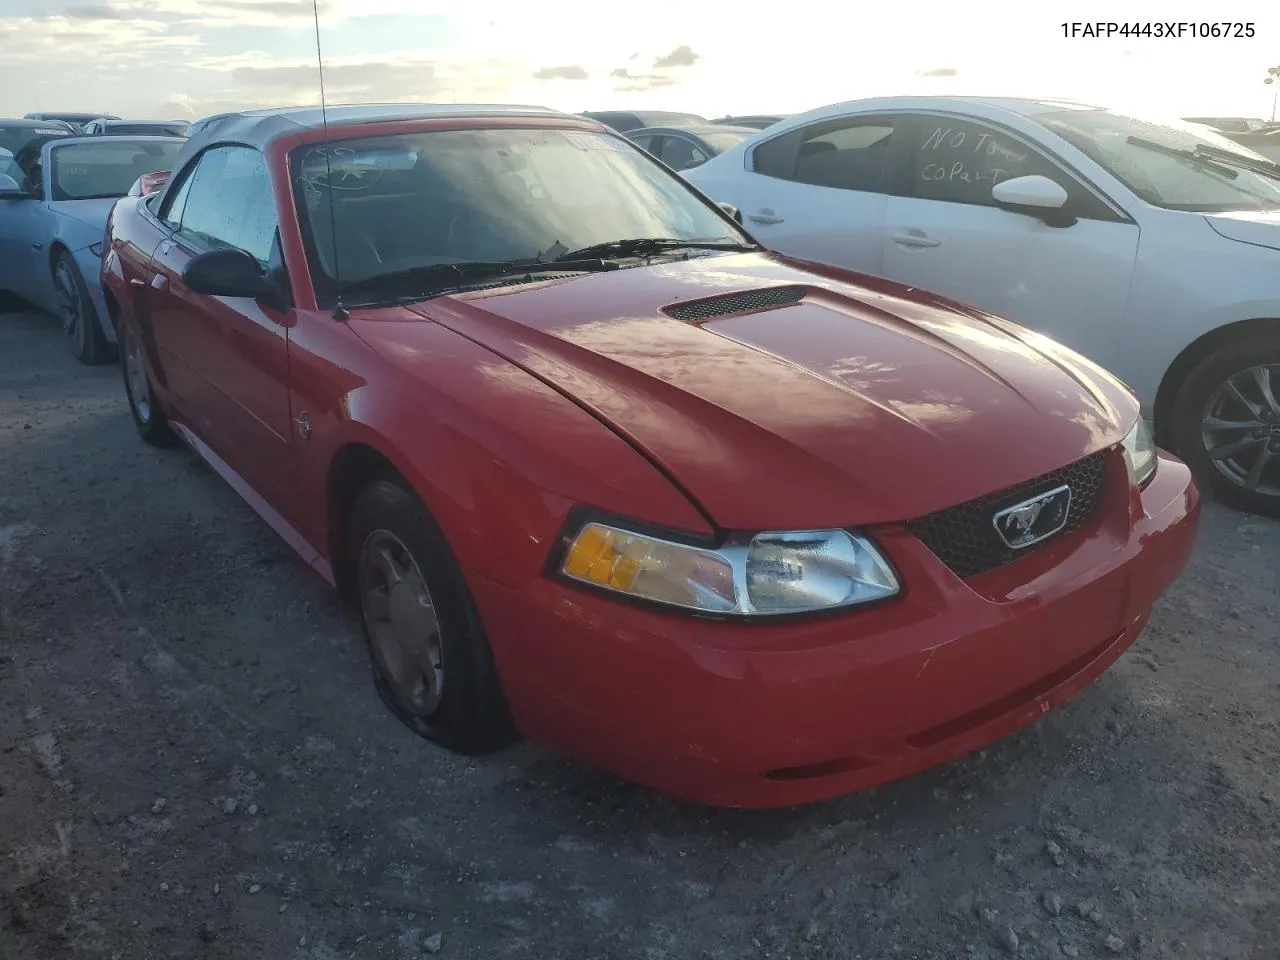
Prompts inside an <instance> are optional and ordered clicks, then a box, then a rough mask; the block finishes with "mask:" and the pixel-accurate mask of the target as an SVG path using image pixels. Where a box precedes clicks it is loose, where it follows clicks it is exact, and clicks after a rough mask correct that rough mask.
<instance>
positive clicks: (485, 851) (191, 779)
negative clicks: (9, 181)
mask: <svg viewBox="0 0 1280 960" xmlns="http://www.w3.org/2000/svg"><path fill="white" fill-rule="evenodd" d="M1278 534H1280V525H1277V524H1275V523H1273V522H1271V521H1264V520H1259V519H1257V518H1252V517H1247V516H1244V515H1241V514H1236V513H1232V512H1230V511H1227V510H1224V509H1221V508H1217V507H1216V506H1213V505H1210V506H1209V507H1208V508H1207V511H1206V515H1205V518H1204V523H1203V527H1202V533H1201V540H1200V543H1199V546H1198V549H1197V551H1196V554H1195V558H1194V560H1193V562H1192V565H1191V567H1190V569H1189V570H1188V572H1187V573H1186V574H1185V575H1184V577H1183V579H1182V580H1181V581H1180V582H1179V583H1178V584H1177V585H1176V586H1175V587H1174V588H1173V590H1172V591H1171V593H1170V594H1169V596H1168V597H1167V598H1166V599H1165V600H1164V601H1163V602H1162V603H1161V604H1160V606H1159V608H1158V609H1157V611H1156V614H1155V617H1154V620H1153V623H1152V626H1151V628H1150V629H1149V630H1148V631H1147V633H1146V635H1145V636H1144V637H1143V638H1142V639H1140V640H1139V642H1138V643H1137V644H1136V645H1135V647H1134V648H1133V650H1132V651H1131V652H1130V653H1128V654H1127V655H1126V656H1125V657H1124V658H1123V659H1122V660H1121V661H1120V662H1119V663H1118V664H1117V665H1116V666H1115V667H1114V668H1113V669H1112V670H1111V671H1110V672H1109V673H1108V674H1107V675H1106V676H1105V677H1104V678H1103V679H1102V680H1101V681H1100V682H1099V683H1098V684H1097V685H1096V686H1095V687H1094V688H1092V689H1091V690H1090V691H1088V692H1087V693H1085V694H1084V695H1083V696H1081V697H1080V698H1079V699H1078V700H1077V701H1075V702H1074V703H1073V704H1071V705H1070V706H1068V707H1067V708H1066V709H1064V710H1061V711H1059V712H1056V713H1053V714H1051V715H1049V716H1047V717H1045V718H1044V719H1043V720H1041V721H1040V722H1039V723H1038V724H1036V725H1035V726H1034V727H1033V728H1031V729H1029V730H1027V731H1024V732H1023V733H1021V734H1019V735H1017V736H1014V737H1012V738H1010V739H1008V740H1006V741H1003V742H1001V743H999V744H998V745H996V746H995V747H993V748H992V749H990V750H988V751H986V752H985V753H983V754H979V755H974V756H971V757H969V758H966V759H964V760H962V761H959V762H956V763H953V764H950V765H948V766H945V767H943V768H940V769H937V770H934V771H931V772H928V773H925V774H924V775H921V776H918V777H915V778H913V779H910V780H907V781H904V782H900V783H897V784H893V785H890V786H888V787H885V788H882V789H879V790H875V791H871V792H868V793H865V794H861V795H858V796H854V797H850V798H846V799H843V800H839V801H835V802H830V803H826V804H822V805H819V806H815V807H811V808H806V809H800V810H789V811H774V812H764V813H760V812H756V813H744V812H735V811H730V812H717V811H710V810H706V809H701V808H695V807H689V806H684V805H681V804H677V803H674V802H671V801H669V800H667V799H665V798H663V797H660V796H657V795H655V794H653V793H651V792H649V791H647V790H644V789H642V788H639V787H635V786H631V785H627V784H624V783H621V782H619V781H617V780H615V779H613V778H611V777H609V776H607V775H604V774H601V773H597V772H594V771H591V770H588V769H584V768H581V767H579V766H577V765H575V764H573V763H570V762H568V761H565V760H562V759H560V758H558V757H556V756H554V755H552V754H550V753H549V752H548V751H546V750H544V749H542V748H540V747H537V746H534V745H529V744H521V745H519V746H517V747H514V748H512V749H510V750H507V751H504V752H502V753H499V754H497V755H493V756H490V757H486V758H483V759H481V760H466V759H462V758H458V757H454V756H450V755H448V754H445V753H443V752H441V751H440V750H438V749H435V748H433V747H432V746H430V745H429V744H427V743H426V742H425V741H422V740H419V739H417V738H415V737H414V736H413V735H412V734H410V733H409V732H408V731H407V730H405V729H404V728H402V727H401V726H400V725H399V724H398V723H397V722H395V721H394V720H393V719H392V718H391V717H390V716H389V715H388V713H387V711H386V710H385V709H384V708H383V707H382V705H381V703H380V702H379V700H378V699H377V696H376V694H375V692H374V689H373V686H372V684H371V682H370V678H369V671H368V666H367V661H366V658H365V655H364V653H363V650H362V648H361V646H360V641H359V636H358V633H357V629H356V627H355V625H354V624H353V623H352V622H351V620H350V619H348V617H347V616H346V615H344V614H343V613H342V612H341V611H340V610H339V609H338V607H337V606H336V604H335V602H334V601H333V599H332V598H331V597H330V596H329V594H328V592H327V590H326V588H325V587H324V585H323V584H322V583H321V582H320V581H319V580H318V579H316V578H315V577H314V576H313V575H312V574H311V573H310V572H309V571H308V570H306V569H305V568H304V566H303V565H302V564H301V562H299V561H297V560H295V559H294V557H293V556H292V554H290V553H289V551H288V549H287V548H286V547H285V546H284V545H283V544H282V543H280V542H279V541H278V540H277V539H276V538H275V537H274V536H273V534H272V533H271V532H270V531H269V530H268V529H267V528H266V527H265V526H264V525H263V524H262V523H260V522H259V521H258V520H257V519H256V518H255V517H254V516H253V515H252V514H251V513H250V511H249V510H248V508H247V507H245V506H244V505H243V504H242V503H241V502H240V501H239V500H238V499H237V497H236V496H235V494H234V493H232V491H231V490H230V489H229V488H228V487H226V486H225V485H224V484H223V483H222V482H221V481H220V480H219V479H218V478H217V477H216V476H215V475H213V474H212V472H210V471H209V470H207V469H205V468H203V467H202V466H201V465H200V464H199V463H198V462H197V460H196V459H195V458H194V456H193V455H191V454H189V453H187V452H185V451H167V452H160V451H156V450H153V449H151V448H149V447H146V446H144V445H143V444H142V443H141V441H139V440H138V439H137V437H136V436H135V434H134V431H133V425H132V423H131V422H130V419H129V415H128V412H127V409H126V407H125V401H124V396H123V391H122V389H121V386H120V374H119V371H118V370H117V369H116V368H115V367H108V368H97V369H90V368H85V367H81V366H79V365H78V364H76V363H75V362H74V361H73V360H72V359H71V358H70V357H69V355H68V353H67V351H66V350H65V349H64V347H63V344H62V342H61V339H60V335H59V333H58V332H57V330H56V329H55V325H54V323H53V321H51V320H49V319H48V318H45V317H42V316H39V315H36V314H29V313H28V314H11V315H6V316H3V317H0V958H4V960H10V958H13V960H18V958H21V960H26V958H109V957H116V958H126V960H146V958H165V960H173V958H188V957H192V958H194V957H200V958H229V957H236V958H239V957H245V958H254V960H258V958H271V960H277V958H280V960H283V958H309V960H335V958H339V957H360V958H363V957H370V958H388V960H415V958H420V957H425V956H430V955H433V954H438V955H439V956H442V957H453V958H486V960H488V958H504V957H511V958H536V960H553V958H564V960H588V958H633V957H634V958H643V960H660V958H695V957H696V958H701V957H708V958H725V960H740V958H747V957H757V956H759V957H777V958H786V957H790V958H797V960H798V958H863V960H881V958H894V957H902V958H966V960H967V958H984V957H1000V956H1010V955H1016V956H1018V957H1026V958H1058V957H1084V958H1088V957H1111V956H1129V957H1134V956H1137V957H1170V958H1196V960H1243V958H1254V957H1257V958H1276V957H1280V919H1278V917H1280V913H1278V912H1277V907H1278V906H1280V723H1278V718H1280V535H1278Z"/></svg>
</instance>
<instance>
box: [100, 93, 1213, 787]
mask: <svg viewBox="0 0 1280 960" xmlns="http://www.w3.org/2000/svg"><path fill="white" fill-rule="evenodd" d="M327 121H328V122H327V125H326V124H325V123H324V122H323V118H322V116H321V113H320V111H318V110H288V111H265V112H252V113H245V114H238V115H230V116H227V117H223V118H220V119H218V120H217V121H215V122H214V123H212V124H210V125H208V126H207V127H206V128H205V129H204V130H202V131H201V132H200V133H199V134H198V135H196V136H195V137H193V138H192V139H191V141H190V142H189V144H188V145H187V146H186V147H184V149H183V151H182V153H181V154H180V155H179V157H178V159H177V161H176V163H175V167H174V170H173V171H172V175H171V176H170V177H169V179H168V180H167V181H166V182H165V183H164V185H163V187H162V188H161V189H160V190H159V191H158V192H151V193H150V194H149V195H144V196H133V197H129V198H126V199H124V200H122V201H121V202H120V203H119V204H118V205H117V206H116V208H115V210H114V212H113V215H112V219H111V223H110V225H109V226H108V228H107V251H106V254H105V256H104V260H103V286H104V289H105V291H106V296H107V301H108V304H109V310H110V313H111V316H112V319H113V321H114V322H115V324H116V326H117V329H118V332H119V337H120V341H121V343H122V345H123V354H124V358H125V362H124V371H125V386H126V389H127V393H128V398H129V402H130V404H131V407H132V410H133V416H134V419H135V421H136V423H137V427H138V431H139V432H140V433H141V435H142V437H143V439H144V440H146V441H147V442H149V443H154V444H167V443H171V442H173V441H175V440H177V439H181V440H183V441H185V442H186V443H187V444H188V445H189V446H191V447H192V448H193V449H194V450H195V451H196V452H197V453H198V454H199V455H200V456H202V457H203V458H204V459H205V460H207V461H208V462H209V463H210V464H211V465H212V467H213V468H214V469H215V470H216V471H217V472H218V473H219V474H221V475H222V477H224V478H225V479H226V480H227V482H228V483H230V484H231V485H232V486H233V487H234V488H235V489H236V490H237V491H238V492H239V493H240V494H241V495H242V496H243V497H244V499H245V500H246V501H248V503H249V504H250V506H252V507H253V508H254V509H255V510H256V511H257V512H258V513H259V514H261V515H262V517H263V518H264V519H265V520H266V521H267V522H268V523H269V524H270V525H271V526H272V527H273V528H274V529H275V530H276V531H277V532H278V533H279V534H280V535H281V536H282V537H283V538H284V539H285V540H287V541H288V542H289V543H290V544H291V545H292V546H293V547H294V548H295V549H296V550H297V551H298V553H300V554H301V555H302V556H303V558H304V559H305V560H306V561H307V562H308V563H309V564H310V565H311V566H312V567H313V568H314V569H315V570H316V571H317V572H318V573H319V574H320V575H321V576H323V577H325V578H326V579H327V580H329V581H331V582H332V583H333V584H335V586H337V587H338V588H339V589H341V590H342V591H344V592H345V593H347V594H349V596H350V597H351V598H352V599H353V601H354V602H355V603H358V604H359V606H360V609H361V611H362V613H363V622H364V630H365V635H366V639H367V642H368V648H369V652H370V656H371V659H372V662H373V666H374V675H375V678H376V683H377V687H378V689H379V691H380V692H381V695H382V697H383V699H384V700H385V701H386V703H387V705H388V706H389V707H390V708H391V709H392V710H393V711H394V712H395V713H396V715H397V716H399V717H400V719H401V720H402V721H403V722H404V723H406V724H407V725H408V726H410V727H411V728H412V729H413V730H415V731H416V732H417V733H419V734H421V735H422V736H424V737H428V738H430V739H431V740H434V741H437V742H439V743H441V744H443V745H445V746H447V747H449V748H451V749H454V750H459V751H465V752H480V751H483V750H487V749H491V748H494V747H496V746H499V745H501V744H502V743H504V742H506V741H508V740H509V739H510V738H511V737H513V736H514V735H516V734H517V733H523V734H525V735H527V736H530V737H534V738H537V739H539V740H542V741H545V742H547V743H550V744H552V745H554V746H556V747H558V748H559V749H561V750H563V751H565V752H566V753H568V754H570V755H572V756H574V757H577V758H580V759H582V760H584V761H587V762H590V763H594V764H598V765H601V766H603V767H606V768H608V769H610V770H613V771H615V772H617V773H618V774H621V775H623V776H625V777H628V778H632V779H634V780H637V781H640V782H642V783H646V784H650V785H652V786H654V787H656V788H658V789H661V790H664V791H667V792H669V793H672V794H675V795H677V796H681V797H685V798H689V799H692V800H696V801H700V802H704V803H710V804H717V805H730V806H750V807H763V806H778V805H786V804H793V803H801V802H808V801H812V800H817V799H820V798H823V797H828V796H832V795H836V794H840V793H846V792H850V791H854V790H859V789H862V788H865V787H868V786H871V785H873V784H877V783H882V782H884V781H886V780H890V779H893V778H896V777H901V776H904V775H906V774H909V773H912V772H914V771H917V770H920V769H922V768H924V767H926V766H929V765H931V764H935V763H938V762H940V761H942V760H945V759H948V758H951V757H955V756H958V755H960V754H962V753H965V752H967V751H970V750H973V749H975V748H977V747H980V746H982V745H983V744H986V743H988V742H990V741H991V740H993V739H994V738H996V737H999V736H1001V735H1004V734H1006V733H1008V732H1010V731H1012V730H1014V729H1015V728H1017V727H1020V726H1022V725H1024V724H1026V723H1029V722H1031V721H1032V720H1034V719H1035V718H1036V717H1038V716H1040V715H1041V714H1043V713H1044V712H1046V711H1048V710H1050V709H1052V708H1054V707H1055V706H1057V705H1059V704H1061V703H1063V702H1064V701H1066V700H1067V699H1069V698H1070V697H1071V696H1072V695H1074V694H1076V693H1077V692H1079V691H1080V690H1081V689H1082V688H1084V687H1085V686H1087V685H1088V684H1089V683H1090V682H1091V681H1093V680H1094V679H1095V678H1097V677H1098V676H1099V675H1100V674H1101V673H1102V672H1103V671H1104V670H1106V668H1107V667H1108V666H1109V665H1110V664H1111V663H1112V662H1113V661H1115V659H1116V658H1117V657H1118V656H1119V655H1120V654H1121V653H1122V652H1123V651H1124V650H1125V649H1126V648H1127V647H1128V646H1129V644H1130V643H1132V641H1133V640H1134V639H1135V637H1137V636H1138V634H1139V633H1140V632H1141V631H1142V629H1143V627H1144V625H1145V624H1146V622H1147V618H1148V616H1149V614H1150V611H1151V607H1152V604H1153V603H1154V602H1155V600H1156V598H1157V597H1158V596H1159V595H1160V593H1161V592H1162V591H1163V590H1164V589H1165V588H1166V587H1167V586H1168V585H1169V584H1170V583H1171V582H1172V581H1173V579H1174V578H1175V577H1176V576H1177V575H1178V573H1179V572H1180V571H1181V569H1182V567H1183V565H1184V564H1185V563H1186V560H1187V557H1188V554H1189V552H1190V550H1191V547H1192V542H1193V539H1194V534H1195V527H1196V522H1197V517H1198V511H1199V496H1198V494H1197V492H1196V487H1195V485H1194V484H1193V482H1192V480H1191V476H1190V474H1189V472H1188V470H1187V468H1186V467H1185V466H1184V465H1183V464H1182V463H1181V462H1179V461H1178V460H1176V459H1174V458H1172V457H1170V456H1168V455H1166V454H1165V453H1163V452H1160V451H1157V450H1156V449H1155V448H1154V447H1153V446H1152V442H1151V439H1150V437H1149V435H1148V433H1147V430H1146V427H1145V425H1144V423H1143V421H1142V419H1141V418H1140V416H1139V409H1138V404H1137V402H1136V401H1135V399H1134V397H1133V396H1132V395H1131V393H1130V392H1129V391H1128V390H1127V389H1126V388H1125V387H1124V386H1123V385H1122V384H1121V383H1119V382H1117V381H1116V380H1115V379H1114V378H1112V377H1111V376H1109V375H1108V374H1107V373H1105V372H1104V371H1102V370H1101V369H1099V368H1098V367H1097V366H1095V365H1094V364H1092V363H1090V362H1089V361H1087V360H1085V359H1083V358H1082V357H1080V356H1078V355H1077V354H1074V353H1072V352H1071V351H1069V350H1067V349H1065V348H1063V347H1061V346H1059V345H1058V344H1056V343H1054V342H1052V341H1050V340H1047V339H1045V338H1044V337H1041V336H1037V335H1036V334H1034V333H1031V332H1029V331H1027V330H1025V329H1023V328H1021V327H1018V326H1016V325H1014V324H1011V323H1007V322H1004V321H1002V320H1000V319H998V318H995V317H992V316H989V315H986V314H983V313H980V312H979V311H976V310H974V309H971V308H969V307H965V306H963V305H961V304H958V303H954V302H951V301H948V300H944V299H942V298H939V297H936V296H933V295H930V294H927V293H924V292H922V291H919V290H912V289H909V288H906V287H902V286H899V285H896V284H893V283H889V282H886V281H883V280H878V279H873V278H871V277H866V276H860V275H856V274H852V273H847V272H842V271H839V270H835V269H831V268H828V267H820V266H817V265H814V264H811V263H804V262H798V261H795V260H790V259H787V258H785V257H782V256H778V255H775V254H772V253H769V252H767V251H765V250H762V249H761V248H760V246H759V245H758V244H756V243H755V242H754V241H753V240H752V239H751V237H750V236H748V235H747V234H746V233H744V232H743V230H742V229H741V228H740V227H739V226H738V225H737V223H735V221H734V218H733V216H732V215H731V211H728V212H727V211H725V210H722V209H720V208H719V207H717V206H716V205H715V204H714V203H712V202H711V201H709V200H708V199H707V198H705V197H704V196H702V195H701V194H699V193H697V192H695V191H694V190H693V189H692V188H690V187H689V186H688V185H686V184H685V183H684V182H683V181H682V180H680V179H679V178H678V177H677V176H676V175H675V174H673V173H672V172H671V171H670V170H668V169H667V168H665V167H664V166H662V165H661V164H660V163H658V162H657V161H656V160H654V159H653V158H651V157H649V156H648V155H646V154H645V153H643V152H642V151H640V150H639V149H637V148H635V147H634V146H632V145H631V144H629V143H628V142H627V141H625V140H623V139H622V138H620V137H619V136H617V135H616V134H614V133H612V132H610V131H608V130H606V129H605V128H604V127H602V126H600V125H598V124H596V123H594V122H593V121H590V120H586V119H583V118H577V117H569V116H566V115H563V114H558V113H554V112H551V111H546V110H540V109H535V108H522V107H511V108H500V107H485V108H476V107H460V106H440V107H413V108H406V109H401V110H400V111H399V112H397V108H394V107H392V108H381V107H341V108H336V109H332V110H330V111H329V114H328V118H327ZM148 189H149V187H148V186H147V185H143V188H142V189H140V190H139V191H135V192H138V193H143V194H146V193H147V190H148ZM993 269H998V267H993Z"/></svg>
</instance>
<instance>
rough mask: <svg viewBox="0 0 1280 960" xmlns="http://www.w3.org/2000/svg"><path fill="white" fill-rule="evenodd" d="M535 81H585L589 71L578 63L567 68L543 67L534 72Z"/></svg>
mask: <svg viewBox="0 0 1280 960" xmlns="http://www.w3.org/2000/svg"><path fill="white" fill-rule="evenodd" d="M533 79H535V80H585V79H587V70H586V67H580V66H578V65H577V64H576V63H575V64H572V65H570V66H567V67H543V68H542V69H541V70H536V71H534V74H533Z"/></svg>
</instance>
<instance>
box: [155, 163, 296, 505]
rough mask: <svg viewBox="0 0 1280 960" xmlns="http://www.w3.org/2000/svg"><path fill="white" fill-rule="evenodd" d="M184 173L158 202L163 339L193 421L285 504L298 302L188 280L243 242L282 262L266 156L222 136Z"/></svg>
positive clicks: (175, 387) (158, 307)
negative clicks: (291, 347)
mask: <svg viewBox="0 0 1280 960" xmlns="http://www.w3.org/2000/svg"><path fill="white" fill-rule="evenodd" d="M181 176H182V178H183V180H182V182H181V183H180V184H175V187H176V192H175V193H174V194H172V195H171V196H166V201H165V203H164V205H162V207H161V209H160V216H161V218H162V219H163V220H164V221H165V222H166V223H167V224H168V225H169V226H170V227H171V228H172V230H173V233H172V234H171V235H170V236H169V237H168V238H167V239H165V240H163V241H162V242H161V243H160V244H159V245H158V246H157V248H156V250H155V253H154V254H153V256H152V259H151V268H150V272H151V277H150V282H149V284H148V287H149V289H148V291H147V294H148V297H149V310H148V315H149V318H150V325H151V329H152V332H153V336H154V338H155V345H156V348H157V351H158V352H159V354H160V356H161V362H162V363H163V364H164V366H165V368H166V371H167V374H168V381H169V387H170V390H172V391H173V392H174V393H175V395H176V398H177V401H178V404H179V406H180V408H181V412H182V414H183V416H184V417H185V418H186V419H187V421H188V424H189V426H190V427H191V428H192V429H193V430H194V431H195V432H196V433H197V434H198V435H199V436H200V439H202V440H203V441H204V442H205V443H206V444H208V446H209V447H210V448H211V449H212V450H213V451H214V453H216V454H217V455H218V456H219V457H220V458H222V459H223V460H224V461H226V463H227V464H229V465H230V467H231V469H232V470H234V471H235V472H236V473H237V474H239V475H240V476H241V477H243V478H244V479H245V480H246V481H247V482H248V483H249V485H250V486H252V487H253V488H254V489H255V490H256V491H257V492H258V493H259V494H261V495H262V496H264V497H265V498H266V499H267V500H268V501H269V502H271V503H272V504H273V505H274V506H276V507H277V508H279V506H280V504H281V503H282V501H283V500H284V499H285V498H286V496H287V493H288V489H289V444H290V438H291V435H292V420H291V417H290V407H289V387H288V336H287V334H288V327H289V325H290V323H291V322H292V311H291V310H278V309H275V308H272V307H268V306H265V305H263V304H261V303H258V302H256V301H254V300H251V299H248V298H244V297H211V296H205V295H203V294H198V293H195V292H194V291H192V290H191V289H190V288H189V287H187V285H186V284H185V283H184V282H183V279H182V272H183V270H184V269H185V268H186V266H187V264H189V263H190V262H191V261H192V260H193V259H194V258H195V257H197V256H199V255H200V254H201V253H205V252H208V251H211V250H217V249H225V248H236V249H240V250H243V251H245V252H246V253H248V254H250V255H251V256H253V257H254V259H256V260H257V261H258V262H259V264H260V265H261V266H262V268H263V269H264V270H279V269H280V268H281V253H280V245H279V238H278V231H277V221H276V208H275V199H274V193H273V190H272V186H271V181H270V177H269V175H268V168H267V164H266V160H265V158H264V157H263V156H262V154H261V153H259V152H258V151H257V150H254V149H252V148H250V147H245V146H240V145H220V146H215V147H213V148H211V149H209V150H206V151H205V152H204V153H203V154H202V155H201V156H200V158H199V159H198V160H197V161H196V163H195V165H194V168H190V169H188V170H184V171H183V172H182V174H181Z"/></svg>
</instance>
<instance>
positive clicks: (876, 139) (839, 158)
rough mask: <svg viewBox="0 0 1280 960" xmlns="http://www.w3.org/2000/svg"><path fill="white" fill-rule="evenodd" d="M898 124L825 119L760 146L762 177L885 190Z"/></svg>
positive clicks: (756, 159) (882, 119) (756, 161)
mask: <svg viewBox="0 0 1280 960" xmlns="http://www.w3.org/2000/svg"><path fill="white" fill-rule="evenodd" d="M897 123H898V121H897V120H896V118H893V117H887V116H863V117H840V118H837V119H835V120H824V121H822V122H821V123H815V124H811V125H810V126H807V127H802V128H800V129H798V130H790V131H788V132H787V133H784V134H782V135H781V136H777V137H774V138H772V139H771V140H766V141H765V142H764V143H762V144H760V145H759V146H758V147H756V149H755V151H754V153H753V157H752V164H753V168H754V169H755V171H756V173H760V174H763V175H765V176H767V177H776V178H778V179H780V180H792V181H794V182H796V183H809V184H813V185H815V186H819V187H834V188H836V189H839V190H860V191H865V192H869V193H882V192H885V165H886V161H887V159H888V156H889V149H890V145H891V144H892V143H893V134H894V129H895V127H896V126H897Z"/></svg>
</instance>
